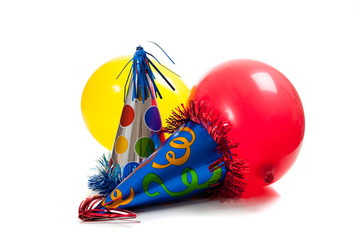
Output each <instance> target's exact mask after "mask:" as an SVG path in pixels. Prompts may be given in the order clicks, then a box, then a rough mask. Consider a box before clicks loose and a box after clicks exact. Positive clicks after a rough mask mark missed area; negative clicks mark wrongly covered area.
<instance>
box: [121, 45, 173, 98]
mask: <svg viewBox="0 0 360 240" xmlns="http://www.w3.org/2000/svg"><path fill="white" fill-rule="evenodd" d="M154 44H156V43H154ZM156 45H157V44H156ZM157 46H158V47H159V48H160V49H161V50H162V51H163V52H164V53H165V51H164V50H163V49H162V48H161V47H160V46H159V45H157ZM148 55H149V56H151V57H152V58H153V59H155V60H156V61H157V62H158V63H159V64H160V65H161V63H160V62H159V61H158V60H157V59H156V58H155V57H154V56H153V55H152V54H150V53H148V52H146V51H145V50H144V49H143V48H142V47H141V46H138V47H137V48H136V52H135V54H134V56H133V58H132V59H131V60H130V61H129V62H128V63H127V64H126V65H125V67H124V68H123V69H122V70H121V72H120V74H119V75H118V76H117V78H118V77H119V76H120V75H121V73H122V72H123V71H124V69H125V68H126V67H127V65H129V63H130V62H132V64H131V69H130V73H129V75H128V78H127V80H126V83H125V92H124V101H125V98H126V94H127V84H128V81H129V79H130V83H129V84H133V92H132V100H134V99H139V98H141V99H142V102H143V103H144V102H145V100H147V99H148V98H149V97H151V99H155V98H156V97H157V96H159V97H160V98H162V96H161V94H160V91H159V89H158V87H157V86H156V83H155V75H154V73H153V72H152V70H151V69H152V68H153V69H155V71H156V72H158V73H159V75H160V76H161V77H162V78H163V79H164V80H165V82H166V83H167V84H168V85H169V86H170V88H171V89H172V90H173V91H175V88H174V87H173V86H172V85H171V83H170V82H169V81H168V80H167V78H166V77H165V76H164V75H163V74H162V73H161V72H160V70H159V69H158V68H157V67H156V66H155V64H154V63H153V62H152V61H151V60H150V59H149V57H148ZM165 55H166V56H167V57H168V58H169V59H170V61H171V62H172V63H174V62H173V61H172V60H171V58H170V57H169V56H168V55H167V54H166V53H165ZM161 66H163V65H161ZM166 69H167V68H166ZM147 78H149V80H150V81H151V83H152V85H153V86H154V88H153V90H154V92H152V89H151V88H150V85H149V82H148V79H147ZM154 93H155V96H154Z"/></svg>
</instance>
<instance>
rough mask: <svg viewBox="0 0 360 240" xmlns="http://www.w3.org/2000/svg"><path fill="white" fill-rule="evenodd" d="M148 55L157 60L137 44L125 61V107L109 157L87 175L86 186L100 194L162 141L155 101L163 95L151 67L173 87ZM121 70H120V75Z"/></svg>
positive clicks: (138, 163)
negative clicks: (91, 173) (94, 172)
mask: <svg viewBox="0 0 360 240" xmlns="http://www.w3.org/2000/svg"><path fill="white" fill-rule="evenodd" d="M160 49H161V48H160ZM165 54H166V53H165ZM148 55H149V56H151V57H152V58H153V59H155V60H156V58H155V57H153V55H151V54H150V53H148V52H146V51H145V50H144V49H143V48H142V47H141V46H139V47H137V48H136V52H135V54H134V56H133V58H132V59H131V60H130V61H129V62H128V63H127V64H126V66H127V65H128V64H130V63H131V64H132V66H131V70H130V73H129V76H128V79H127V82H126V84H125V89H126V91H125V97H124V107H123V109H122V114H121V118H120V122H119V127H118V130H117V133H116V137H115V140H114V145H113V148H112V152H111V157H110V159H109V160H108V159H106V157H105V156H104V157H103V158H102V159H101V161H100V167H98V170H99V174H97V175H95V176H92V177H90V179H89V188H90V189H91V190H94V191H96V192H99V193H100V194H107V193H109V192H110V191H112V190H113V189H114V188H115V187H116V186H117V185H118V184H119V183H120V182H121V181H122V180H123V179H125V178H126V177H127V176H128V175H129V174H130V173H131V172H132V171H134V170H135V168H136V167H137V166H139V165H140V164H141V163H142V162H143V160H144V159H146V158H147V157H149V156H150V155H151V154H152V153H153V152H154V151H155V149H156V148H158V147H159V146H160V145H161V143H162V142H163V141H164V134H163V131H162V124H161V117H160V112H159V109H158V107H157V103H156V98H157V97H160V98H162V97H161V94H160V92H159V90H158V88H157V86H156V83H155V75H154V74H153V72H152V69H151V67H153V69H155V71H156V72H157V73H159V75H160V76H161V77H162V78H163V79H164V80H165V81H166V82H167V83H168V84H169V86H170V87H171V88H172V89H173V90H175V89H174V87H173V86H172V85H171V84H170V83H169V81H168V80H167V79H166V77H165V76H164V75H163V74H162V73H161V72H160V71H159V70H158V68H156V66H155V65H154V64H153V63H152V61H151V60H150V59H149V57H148ZM170 60H171V59H170ZM156 61H157V60H156ZM126 66H125V67H126ZM125 67H124V69H125ZM121 73H122V71H121V72H120V74H119V76H120V75H121ZM128 83H129V85H128ZM127 86H128V87H127Z"/></svg>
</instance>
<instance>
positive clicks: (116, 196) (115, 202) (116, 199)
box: [101, 187, 135, 208]
mask: <svg viewBox="0 0 360 240" xmlns="http://www.w3.org/2000/svg"><path fill="white" fill-rule="evenodd" d="M134 196H135V193H134V189H133V188H132V187H130V195H129V197H128V198H126V199H122V198H123V195H122V192H121V191H120V190H119V189H115V191H113V192H112V193H111V195H110V198H111V200H112V201H111V202H112V203H111V204H106V203H105V199H104V200H103V201H102V202H101V205H102V206H104V207H106V208H118V207H119V206H121V205H126V204H128V203H130V202H131V201H132V200H133V199H134Z"/></svg>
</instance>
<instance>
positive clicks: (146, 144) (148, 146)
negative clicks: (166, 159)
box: [135, 137, 155, 158]
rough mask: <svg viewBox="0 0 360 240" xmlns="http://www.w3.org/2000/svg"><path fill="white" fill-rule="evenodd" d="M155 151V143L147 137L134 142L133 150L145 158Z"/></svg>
mask: <svg viewBox="0 0 360 240" xmlns="http://www.w3.org/2000/svg"><path fill="white" fill-rule="evenodd" d="M154 151H155V143H154V141H153V140H152V139H151V138H149V137H142V138H139V139H138V140H137V141H136V143H135V152H136V153H137V154H138V155H139V156H140V157H143V158H147V157H148V156H150V155H151V154H152V153H153V152H154Z"/></svg>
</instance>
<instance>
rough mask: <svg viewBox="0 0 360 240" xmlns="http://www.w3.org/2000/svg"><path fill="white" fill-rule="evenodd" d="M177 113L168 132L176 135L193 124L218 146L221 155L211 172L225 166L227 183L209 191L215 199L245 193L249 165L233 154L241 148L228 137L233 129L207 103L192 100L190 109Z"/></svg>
mask: <svg viewBox="0 0 360 240" xmlns="http://www.w3.org/2000/svg"><path fill="white" fill-rule="evenodd" d="M181 106H182V109H181V108H180V107H178V108H177V109H176V111H177V112H175V111H173V112H172V116H171V117H170V118H169V119H168V120H167V123H168V126H167V127H166V129H165V130H166V131H167V132H169V133H173V132H175V131H176V129H178V128H179V127H180V126H181V125H182V124H184V123H185V122H188V121H193V122H196V123H198V124H200V125H201V126H202V127H203V128H204V129H206V131H207V132H208V133H209V134H210V136H211V137H212V138H213V139H214V141H215V142H216V143H217V145H218V147H217V149H216V151H218V152H219V153H220V154H222V156H221V157H220V158H219V159H218V160H217V161H215V162H214V163H212V164H211V165H210V166H209V170H210V171H214V170H216V169H217V168H220V167H222V166H225V168H226V170H227V172H226V176H225V179H224V181H222V182H221V183H220V184H218V185H219V187H218V188H214V189H212V190H210V193H211V194H212V198H218V199H221V200H225V199H227V198H239V197H241V195H242V193H243V192H244V190H245V187H246V182H245V177H244V175H245V174H246V173H247V169H248V167H247V165H246V163H245V161H244V160H243V159H240V158H239V157H238V156H237V155H235V154H232V153H231V149H233V148H235V147H237V146H238V144H237V143H234V142H232V141H231V140H229V139H228V138H227V135H226V134H227V133H228V131H229V130H230V129H231V126H230V125H229V123H227V122H223V121H220V120H219V119H220V113H218V112H216V111H215V110H214V109H212V108H210V107H208V105H207V104H206V102H204V101H200V102H195V101H193V100H192V101H189V106H188V107H187V108H185V107H184V105H183V104H182V105H181Z"/></svg>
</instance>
